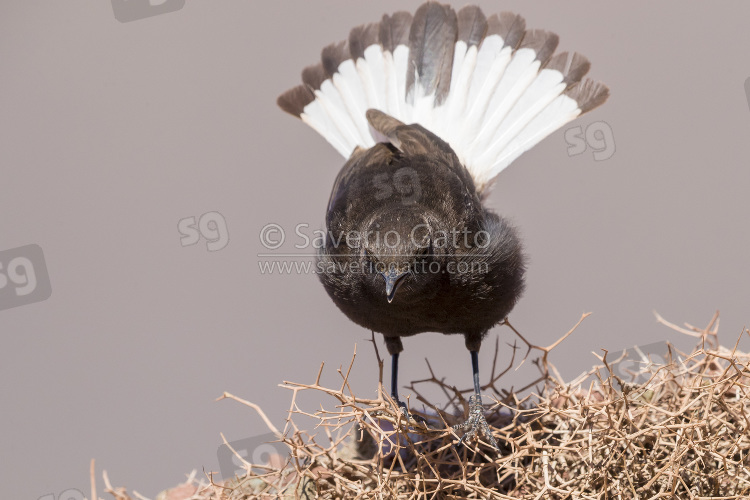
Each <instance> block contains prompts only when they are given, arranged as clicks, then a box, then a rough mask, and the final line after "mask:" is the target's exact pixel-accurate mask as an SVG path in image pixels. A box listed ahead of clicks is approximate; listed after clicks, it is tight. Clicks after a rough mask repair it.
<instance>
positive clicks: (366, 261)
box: [361, 207, 442, 303]
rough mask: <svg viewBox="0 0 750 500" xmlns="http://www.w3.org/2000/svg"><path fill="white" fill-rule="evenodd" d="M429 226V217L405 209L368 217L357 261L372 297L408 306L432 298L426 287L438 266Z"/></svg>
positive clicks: (437, 272)
mask: <svg viewBox="0 0 750 500" xmlns="http://www.w3.org/2000/svg"><path fill="white" fill-rule="evenodd" d="M432 227H433V224H431V218H430V217H429V215H427V214H425V213H424V212H420V211H419V210H416V209H411V208H409V207H397V208H391V209H389V210H387V211H383V212H379V213H377V214H375V215H374V216H373V217H371V218H370V220H369V221H368V223H367V224H366V225H365V230H364V231H363V234H362V235H361V237H362V246H361V248H362V253H361V258H362V261H363V262H362V264H363V266H362V268H363V269H364V272H365V273H367V274H368V275H369V279H368V280H366V281H367V282H368V286H369V287H370V288H371V292H372V293H373V294H374V295H375V296H378V295H380V296H381V297H384V298H385V299H386V300H387V301H388V302H389V303H391V302H394V301H396V302H399V303H408V302H412V301H414V300H424V298H425V297H426V296H430V295H432V293H429V290H430V288H431V287H430V285H431V284H433V283H434V280H435V279H437V278H436V277H435V276H436V275H438V274H439V273H440V271H439V270H440V269H441V265H442V264H441V255H440V254H439V253H437V252H436V250H438V249H436V248H435V247H434V245H433V244H432V241H433V238H432V232H433V229H432ZM433 275H435V276H433ZM432 288H433V291H434V287H432Z"/></svg>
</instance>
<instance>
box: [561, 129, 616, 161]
mask: <svg viewBox="0 0 750 500" xmlns="http://www.w3.org/2000/svg"><path fill="white" fill-rule="evenodd" d="M565 141H566V142H567V143H568V156H575V155H579V154H582V153H584V152H585V151H586V148H587V147H590V148H591V149H593V150H594V160H596V161H602V160H609V159H610V158H612V155H613V154H615V136H614V134H613V133H612V127H610V126H609V124H608V123H607V122H594V123H590V124H589V125H588V126H587V127H586V132H585V134H584V131H583V127H581V126H580V125H579V126H577V127H571V128H569V129H568V130H566V131H565Z"/></svg>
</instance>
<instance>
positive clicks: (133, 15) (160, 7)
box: [112, 0, 185, 23]
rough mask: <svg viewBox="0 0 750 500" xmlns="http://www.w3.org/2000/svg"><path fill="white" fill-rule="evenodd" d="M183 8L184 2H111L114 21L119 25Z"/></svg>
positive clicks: (156, 0) (145, 0)
mask: <svg viewBox="0 0 750 500" xmlns="http://www.w3.org/2000/svg"><path fill="white" fill-rule="evenodd" d="M184 6H185V0H112V10H113V11H114V12H115V19H117V20H118V21H120V22H121V23H127V22H130V21H137V20H138V19H144V18H146V17H152V16H158V15H159V14H166V13H167V12H174V11H176V10H180V9H181V8H183V7H184Z"/></svg>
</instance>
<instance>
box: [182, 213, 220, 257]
mask: <svg viewBox="0 0 750 500" xmlns="http://www.w3.org/2000/svg"><path fill="white" fill-rule="evenodd" d="M177 230H178V231H179V232H180V234H181V235H182V236H181V237H180V243H181V244H182V246H184V247H187V246H190V245H195V244H196V243H198V242H199V241H200V239H201V236H202V237H204V238H205V239H206V248H208V251H209V252H215V251H217V250H221V249H222V248H224V247H225V246H227V245H228V244H229V233H228V231H227V221H226V220H224V216H223V215H221V214H220V213H219V212H206V213H205V214H203V215H201V216H200V219H198V221H197V227H196V218H195V217H186V218H184V219H182V220H180V222H178V223H177Z"/></svg>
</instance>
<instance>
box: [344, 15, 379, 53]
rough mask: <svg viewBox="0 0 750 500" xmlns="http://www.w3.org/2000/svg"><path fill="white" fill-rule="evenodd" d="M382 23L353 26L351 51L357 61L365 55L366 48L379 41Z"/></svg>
mask: <svg viewBox="0 0 750 500" xmlns="http://www.w3.org/2000/svg"><path fill="white" fill-rule="evenodd" d="M379 37H380V23H370V24H365V25H362V26H357V27H356V28H352V30H351V31H350V32H349V52H350V53H351V55H352V59H354V60H355V61H356V60H357V59H359V58H360V57H365V49H366V48H367V47H369V46H370V45H375V44H376V43H378V42H379Z"/></svg>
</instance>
